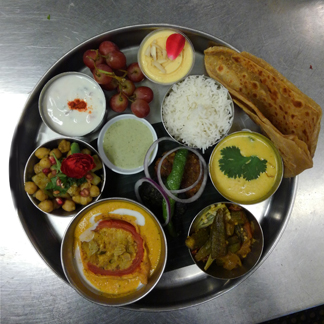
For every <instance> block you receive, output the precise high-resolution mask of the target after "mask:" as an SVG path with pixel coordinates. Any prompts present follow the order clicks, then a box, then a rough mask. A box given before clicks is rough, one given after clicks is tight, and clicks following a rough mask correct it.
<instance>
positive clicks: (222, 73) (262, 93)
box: [205, 46, 322, 178]
mask: <svg viewBox="0 0 324 324" xmlns="http://www.w3.org/2000/svg"><path fill="white" fill-rule="evenodd" d="M205 67H206V71H207V73H208V75H209V76H210V77H212V78H214V79H215V80H217V81H219V82H220V83H222V84H223V85H224V86H225V87H226V88H227V89H228V90H229V92H230V94H231V96H232V98H233V100H234V102H235V103H236V104H237V105H238V106H240V107H241V108H242V109H243V110H244V111H245V112H246V113H247V114H248V115H249V116H250V118H251V119H252V120H253V121H254V122H255V123H256V124H257V125H259V126H260V127H261V129H262V131H263V132H264V134H265V135H267V136H268V137H269V138H270V139H271V140H272V142H273V143H274V144H275V146H276V147H277V149H278V150H279V152H280V154H281V156H282V158H283V161H284V166H285V172H284V177H285V178H289V177H294V176H296V175H298V174H299V173H301V172H302V171H304V170H305V169H308V168H311V167H312V166H313V159H312V158H313V156H314V154H315V150H316V145H317V141H318V135H319V131H320V123H321V117H322V109H321V107H320V106H319V105H318V104H317V103H316V102H315V101H314V100H312V99H311V98H309V97H308V96H306V95H305V94H304V93H302V92H301V91H300V90H299V89H298V88H297V87H296V86H294V85H293V84H292V83H291V82H289V81H288V80H287V79H286V78H285V77H284V76H282V75H281V74H280V73H279V72H278V71H277V70H275V69H274V68H273V67H272V66H271V65H269V64H268V63H267V62H265V61H264V60H262V59H260V58H257V57H255V56H253V55H252V54H249V53H247V52H241V53H237V52H236V51H234V50H232V49H230V48H227V47H223V46H214V47H210V48H208V49H207V50H205Z"/></svg>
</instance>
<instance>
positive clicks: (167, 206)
mask: <svg viewBox="0 0 324 324" xmlns="http://www.w3.org/2000/svg"><path fill="white" fill-rule="evenodd" d="M143 182H148V183H149V184H151V185H152V186H153V187H154V188H155V189H156V190H158V191H159V192H160V194H161V195H162V197H163V199H164V200H165V202H166V213H167V215H166V220H165V222H164V223H163V224H161V225H162V226H166V225H168V224H169V222H170V220H171V206H170V201H169V197H168V195H167V194H166V193H165V191H164V190H163V189H162V188H161V187H160V186H159V184H157V183H156V182H155V181H154V180H152V179H150V178H146V177H144V178H142V179H139V180H138V181H137V182H136V183H135V194H136V198H137V200H138V201H139V202H141V203H142V198H141V195H140V194H139V187H140V186H141V185H142V184H143Z"/></svg>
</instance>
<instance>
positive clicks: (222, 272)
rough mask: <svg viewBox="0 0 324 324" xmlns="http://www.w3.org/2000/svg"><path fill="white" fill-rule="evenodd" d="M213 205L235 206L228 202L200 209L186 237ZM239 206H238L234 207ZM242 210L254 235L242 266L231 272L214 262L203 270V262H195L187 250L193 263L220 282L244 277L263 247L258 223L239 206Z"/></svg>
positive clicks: (261, 232)
mask: <svg viewBox="0 0 324 324" xmlns="http://www.w3.org/2000/svg"><path fill="white" fill-rule="evenodd" d="M215 204H225V205H226V206H229V205H236V204H233V203H230V202H219V203H214V204H211V205H209V206H207V207H205V208H204V209H202V210H201V211H200V212H199V213H198V214H197V215H196V216H195V218H194V219H193V221H192V222H191V224H190V227H189V231H188V236H190V235H191V234H192V232H193V227H194V226H195V224H196V223H197V222H198V221H199V219H200V217H201V216H202V215H203V213H204V212H205V211H207V210H208V209H209V208H210V206H212V205H215ZM236 206H240V205H236ZM240 207H242V208H243V210H244V211H245V213H246V216H247V219H248V220H249V222H253V224H254V228H255V229H254V233H253V238H254V239H255V242H254V243H253V244H252V247H251V252H250V253H249V254H248V255H247V256H246V258H244V259H243V260H242V266H241V267H237V268H235V269H233V270H227V269H224V268H223V267H222V266H218V265H217V264H216V262H215V261H214V262H213V263H212V264H211V265H210V267H209V268H208V269H207V270H204V267H205V263H204V262H203V261H199V262H197V261H196V260H195V258H194V256H193V255H192V253H191V251H190V249H188V251H189V254H190V256H191V258H192V260H193V261H194V263H195V264H196V265H197V266H198V267H199V268H200V269H201V271H203V272H204V273H206V274H207V275H209V276H211V277H214V278H216V279H222V280H229V279H236V278H239V277H242V276H244V275H247V274H248V273H249V272H251V271H252V270H253V269H254V268H255V266H256V265H257V263H258V261H259V259H260V257H261V255H262V251H263V246H264V237H263V231H262V228H261V225H260V223H259V221H258V220H257V219H256V218H255V216H254V215H253V214H252V213H251V212H250V211H248V210H247V209H246V208H244V207H243V206H240Z"/></svg>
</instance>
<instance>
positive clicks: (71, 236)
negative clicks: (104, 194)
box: [61, 198, 167, 306]
mask: <svg viewBox="0 0 324 324" xmlns="http://www.w3.org/2000/svg"><path fill="white" fill-rule="evenodd" d="M111 202H112V203H115V202H117V203H127V204H130V206H134V205H136V207H139V208H140V209H141V210H142V211H144V212H145V214H146V215H148V216H149V217H150V219H151V220H152V221H153V223H154V224H155V226H156V228H157V230H158V233H159V236H160V239H161V253H160V256H159V260H158V261H157V265H156V268H155V269H154V271H153V273H151V274H150V277H149V279H148V283H147V284H146V285H141V286H140V287H138V288H137V290H135V291H133V292H130V293H129V294H127V295H120V296H116V295H115V296H111V295H108V294H107V293H105V292H102V291H100V290H98V289H97V288H95V287H94V286H93V285H92V284H91V283H89V281H88V280H87V279H86V278H85V276H84V274H83V265H82V261H81V260H80V256H78V254H79V253H78V252H77V250H76V248H75V247H76V242H75V230H76V228H77V225H78V223H79V222H80V220H81V219H82V218H83V217H84V216H85V215H86V214H87V213H88V212H90V213H93V214H95V215H96V214H98V213H101V212H99V210H102V212H106V211H111V210H115V209H113V208H112V207H111ZM109 204H110V206H109ZM105 208H106V209H105ZM117 208H118V207H117ZM124 208H127V207H125V206H124ZM91 215H92V214H91ZM166 261H167V241H166V237H165V234H164V231H163V229H162V227H161V224H160V223H159V221H158V220H157V218H156V217H155V216H154V214H153V213H152V212H151V211H150V210H149V209H147V208H146V207H144V206H143V205H141V204H139V203H137V202H135V201H133V200H130V199H126V198H107V199H103V200H100V201H98V202H95V203H92V204H90V205H88V206H86V207H85V208H84V209H83V210H81V211H80V212H79V213H78V214H77V215H76V216H75V217H74V218H73V220H72V221H71V223H70V224H69V226H68V227H67V229H66V232H65V234H64V236H63V239H62V244H61V263H62V267H63V271H64V274H65V276H66V278H67V280H68V282H69V283H70V285H71V286H72V288H74V290H75V291H76V292H77V293H79V294H80V295H81V296H82V297H84V298H85V299H87V300H89V301H91V302H93V303H96V304H99V305H101V306H125V305H128V304H131V303H135V302H136V301H138V300H140V299H142V298H143V297H145V296H146V295H147V294H149V293H150V291H151V290H152V289H153V288H154V287H155V286H156V285H157V283H158V282H159V280H160V278H161V277H162V274H163V272H164V269H165V265H166Z"/></svg>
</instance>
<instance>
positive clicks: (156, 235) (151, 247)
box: [74, 201, 162, 297]
mask: <svg viewBox="0 0 324 324" xmlns="http://www.w3.org/2000/svg"><path fill="white" fill-rule="evenodd" d="M120 208H126V209H130V210H134V211H137V212H139V213H141V214H142V215H143V216H144V218H145V225H144V226H139V225H138V224H136V223H135V221H136V218H135V217H133V216H129V215H118V214H113V211H114V210H116V209H120ZM98 213H100V214H103V215H105V216H107V215H108V213H112V214H111V217H112V218H115V219H117V218H118V219H120V220H124V221H127V222H129V223H131V224H132V225H134V226H135V227H136V228H137V229H138V232H139V234H140V235H141V237H142V239H143V241H144V242H145V243H144V244H145V250H146V251H147V256H148V260H149V262H150V269H151V271H150V275H152V274H153V272H154V270H155V269H156V267H157V265H158V263H159V260H160V256H161V247H162V238H161V234H160V231H159V228H158V226H157V225H156V224H155V222H154V221H153V219H152V218H151V216H150V215H149V214H148V213H147V212H146V211H145V210H144V209H142V208H140V207H139V206H136V205H135V204H132V203H130V202H122V201H108V202H106V203H103V204H100V205H98V206H96V207H94V208H92V209H91V210H90V211H88V212H87V213H86V214H85V215H84V217H83V218H82V219H81V220H80V222H79V223H78V225H77V227H76V230H75V233H74V238H75V240H74V251H76V249H77V247H78V246H79V248H80V249H81V247H80V245H81V244H80V240H79V239H78V238H79V236H80V235H81V234H82V233H83V232H84V231H85V230H86V229H88V228H90V227H91V226H93V224H91V223H90V219H91V217H92V216H93V215H96V214H98ZM100 219H101V216H99V215H98V216H97V217H96V218H95V221H96V222H98V221H99V220H100ZM83 270H84V271H83V273H84V276H85V277H86V279H87V280H88V281H89V282H90V283H91V284H92V285H93V286H95V287H96V288H97V289H98V290H100V291H101V292H104V293H107V294H109V295H110V296H111V297H120V296H123V295H127V294H129V293H131V292H133V291H134V290H136V288H137V287H138V286H139V285H140V278H139V277H134V278H133V276H132V275H125V276H123V277H122V278H118V279H116V278H111V277H109V276H101V275H96V274H94V273H92V272H91V271H87V270H86V269H85V268H83ZM148 280H149V279H148Z"/></svg>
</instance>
